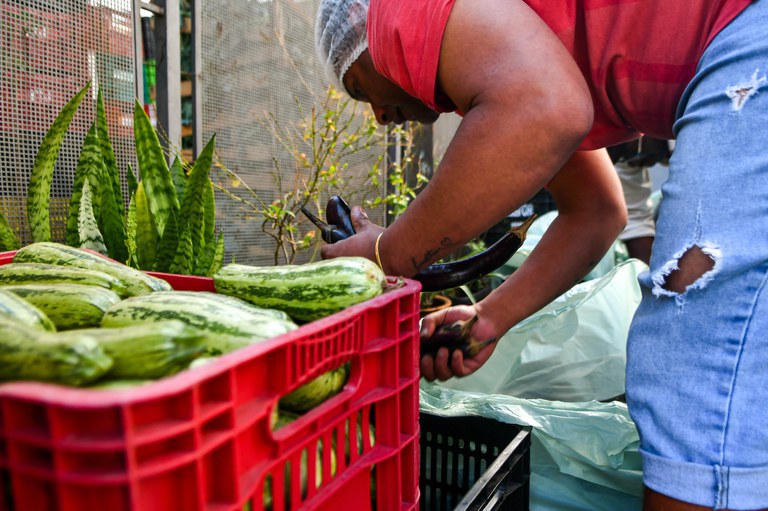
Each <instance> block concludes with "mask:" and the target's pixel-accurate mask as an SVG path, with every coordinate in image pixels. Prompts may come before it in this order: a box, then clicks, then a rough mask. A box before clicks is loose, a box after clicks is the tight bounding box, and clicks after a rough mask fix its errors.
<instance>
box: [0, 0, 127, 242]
mask: <svg viewBox="0 0 768 511" xmlns="http://www.w3.org/2000/svg"><path fill="white" fill-rule="evenodd" d="M131 16H132V15H131V1H130V0H15V1H14V0H0V212H1V213H2V214H3V216H5V218H6V220H7V221H8V223H9V224H10V225H11V227H12V228H13V230H14V232H15V233H16V235H17V237H18V238H19V240H20V241H21V242H22V243H29V242H31V241H32V240H31V238H30V234H29V229H28V227H27V214H26V197H27V183H28V181H29V176H30V173H31V170H32V166H33V163H34V160H35V155H36V154H37V151H38V149H39V147H40V143H41V141H42V139H43V136H44V135H45V133H46V132H47V131H48V128H49V127H50V126H51V124H52V123H53V120H54V119H55V118H56V115H57V114H58V112H59V111H60V110H61V108H62V107H63V106H64V105H65V104H66V103H67V101H69V100H70V99H71V98H72V97H73V96H74V95H75V94H76V93H77V92H78V91H79V90H80V89H82V88H83V87H84V86H85V85H86V84H87V83H88V81H91V83H92V87H91V90H90V93H89V94H88V95H87V96H86V98H85V99H84V100H83V103H82V104H81V106H80V108H79V109H78V112H77V114H76V115H75V118H74V120H73V121H72V124H71V125H70V128H69V132H68V134H67V136H66V137H65V139H64V142H63V144H62V147H61V152H60V154H59V159H58V161H57V163H56V168H55V170H54V175H53V183H52V186H51V229H52V233H53V237H54V239H55V240H57V241H63V238H64V226H65V223H66V214H67V208H68V204H69V197H70V195H71V192H72V183H73V180H74V174H75V169H76V167H77V161H78V157H79V155H80V149H81V148H82V143H83V140H84V138H85V134H86V132H87V131H88V128H89V127H90V124H91V122H92V121H93V119H94V116H95V104H96V92H97V90H98V88H99V87H100V88H101V90H102V92H103V95H104V101H105V107H106V114H107V122H108V126H109V132H110V137H111V139H112V144H113V146H114V150H115V154H116V157H117V160H118V168H119V169H120V171H121V173H123V177H124V173H125V172H126V169H127V168H128V165H129V164H131V165H133V166H134V167H135V163H134V162H133V158H134V156H133V155H134V150H133V128H132V119H133V99H134V97H135V83H134V71H133V69H134V63H133V53H134V49H133V27H132V17H131ZM123 183H124V184H125V179H123ZM125 193H127V189H126V190H124V194H125ZM126 200H127V197H126Z"/></svg>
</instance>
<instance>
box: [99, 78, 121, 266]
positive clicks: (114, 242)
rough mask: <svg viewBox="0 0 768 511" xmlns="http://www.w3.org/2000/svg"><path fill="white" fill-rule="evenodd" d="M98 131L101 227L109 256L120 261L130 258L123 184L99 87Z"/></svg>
mask: <svg viewBox="0 0 768 511" xmlns="http://www.w3.org/2000/svg"><path fill="white" fill-rule="evenodd" d="M96 131H97V133H98V135H99V148H100V150H101V161H102V163H103V172H102V183H101V190H102V193H101V215H100V216H99V218H98V220H99V226H100V227H101V232H102V234H103V235H104V244H105V245H106V246H107V250H108V251H109V256H110V257H111V258H113V259H116V260H118V261H125V260H126V259H127V258H128V249H127V248H126V246H125V204H124V203H123V188H122V186H121V184H120V172H119V171H118V169H117V158H115V152H114V150H113V149H112V142H111V141H110V139H109V127H108V126H107V116H106V112H105V108H104V98H103V95H102V92H101V89H99V93H98V95H97V98H96Z"/></svg>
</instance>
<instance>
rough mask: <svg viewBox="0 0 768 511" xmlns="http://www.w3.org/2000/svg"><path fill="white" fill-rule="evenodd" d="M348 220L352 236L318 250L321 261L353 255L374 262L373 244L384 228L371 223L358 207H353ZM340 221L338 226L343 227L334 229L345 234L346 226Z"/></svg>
mask: <svg viewBox="0 0 768 511" xmlns="http://www.w3.org/2000/svg"><path fill="white" fill-rule="evenodd" d="M329 211H330V210H329ZM349 219H350V220H351V225H352V229H353V230H352V233H353V235H352V236H349V237H348V238H346V239H343V240H340V241H337V242H333V243H326V244H325V245H323V246H322V248H321V249H320V255H321V256H322V258H323V259H331V258H334V257H339V256H343V255H350V254H355V255H359V256H362V257H367V258H368V259H370V260H371V261H375V260H376V255H375V254H374V244H375V243H376V237H377V236H378V235H379V233H380V232H382V231H383V230H384V228H383V227H379V226H378V225H376V224H374V223H373V222H371V221H370V220H369V219H368V215H367V214H366V213H365V211H364V210H363V208H361V207H360V206H354V207H353V208H352V209H351V212H350V216H349ZM340 220H342V221H340V222H339V225H340V226H345V227H342V228H340V227H339V226H338V225H337V227H336V229H337V230H339V231H343V232H347V231H346V229H349V227H348V224H347V223H345V222H343V218H342V219H340Z"/></svg>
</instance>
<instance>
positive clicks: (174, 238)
mask: <svg viewBox="0 0 768 511" xmlns="http://www.w3.org/2000/svg"><path fill="white" fill-rule="evenodd" d="M178 225H179V224H178V221H177V220H176V213H174V212H171V214H170V215H168V222H167V223H166V224H165V232H164V233H163V237H162V239H161V240H160V244H159V245H158V247H157V255H156V256H155V264H154V271H163V272H167V271H170V269H171V265H172V264H173V258H174V257H175V256H176V249H177V248H178V246H179V228H178Z"/></svg>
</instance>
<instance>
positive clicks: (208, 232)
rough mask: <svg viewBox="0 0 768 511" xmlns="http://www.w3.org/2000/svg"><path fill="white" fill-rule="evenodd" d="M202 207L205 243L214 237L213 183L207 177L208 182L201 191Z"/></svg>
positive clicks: (214, 208) (214, 207)
mask: <svg viewBox="0 0 768 511" xmlns="http://www.w3.org/2000/svg"><path fill="white" fill-rule="evenodd" d="M203 207H204V209H205V213H204V218H205V229H204V233H205V235H204V237H203V238H204V240H205V243H206V245H207V244H208V242H210V241H211V240H215V239H216V199H215V197H214V195H213V183H212V182H211V179H210V178H208V183H207V185H206V187H205V192H203Z"/></svg>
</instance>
